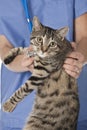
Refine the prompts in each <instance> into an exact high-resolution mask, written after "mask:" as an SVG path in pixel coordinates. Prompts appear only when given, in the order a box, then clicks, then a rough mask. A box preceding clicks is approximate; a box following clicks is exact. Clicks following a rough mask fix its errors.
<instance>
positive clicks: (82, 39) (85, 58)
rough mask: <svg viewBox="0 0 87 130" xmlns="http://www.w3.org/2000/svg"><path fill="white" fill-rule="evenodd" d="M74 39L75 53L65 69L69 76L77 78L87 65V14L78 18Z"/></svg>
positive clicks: (67, 60) (71, 55) (66, 62)
mask: <svg viewBox="0 0 87 130" xmlns="http://www.w3.org/2000/svg"><path fill="white" fill-rule="evenodd" d="M74 37H75V43H74V45H75V51H74V52H72V53H71V54H70V55H69V57H71V58H67V59H66V61H65V64H64V68H65V71H66V72H67V73H68V74H69V75H71V76H73V77H75V78H77V77H78V76H79V75H80V72H81V70H82V67H83V65H84V64H86V63H87V13H85V14H83V15H81V16H80V17H78V18H76V20H75V29H74ZM76 59H77V60H76Z"/></svg>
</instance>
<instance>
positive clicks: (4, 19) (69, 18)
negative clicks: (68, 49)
mask: <svg viewBox="0 0 87 130" xmlns="http://www.w3.org/2000/svg"><path fill="white" fill-rule="evenodd" d="M27 2H28V8H29V12H30V18H31V19H32V18H33V16H34V15H36V16H38V17H39V19H40V21H41V22H42V23H43V24H44V25H46V26H50V27H52V28H54V29H56V28H61V27H63V26H69V28H70V31H69V34H68V35H67V38H68V39H69V40H70V41H73V20H74V19H75V18H77V17H79V16H80V15H82V14H83V13H85V12H87V0H84V1H81V0H53V1H51V0H27ZM0 34H4V35H5V36H6V37H7V39H8V40H9V41H10V43H11V44H12V45H13V46H14V47H17V46H23V47H25V46H29V37H30V32H29V29H28V23H27V20H26V16H25V12H24V10H23V7H22V3H21V0H20V1H19V0H14V1H12V0H3V1H2V2H1V3H0ZM29 76H30V73H29V72H26V73H14V72H11V71H9V70H8V69H7V68H5V67H4V65H2V75H1V80H2V83H1V91H2V96H1V101H2V103H3V102H5V101H6V100H7V99H8V98H9V97H10V96H11V95H12V93H13V92H14V91H15V90H16V89H17V88H19V87H20V86H21V84H23V83H24V82H25V81H26V79H28V77H29ZM78 84H79V95H80V103H81V109H80V114H79V122H82V121H83V120H87V65H86V66H85V67H84V68H83V71H82V73H81V76H80V78H79V79H78ZM34 95H35V92H33V93H32V94H30V95H29V96H27V97H26V98H25V99H24V100H23V101H22V102H20V103H19V105H18V106H17V108H16V109H15V110H14V111H13V112H12V113H4V112H2V111H1V117H2V118H1V123H2V124H4V125H5V126H8V127H13V128H22V127H23V125H24V123H25V120H26V117H27V115H28V113H30V112H31V109H32V104H33V101H34ZM78 125H79V123H78ZM78 128H79V126H78ZM86 128H87V126H86ZM3 130H4V129H3ZM78 130H80V129H78ZM81 130H85V129H81Z"/></svg>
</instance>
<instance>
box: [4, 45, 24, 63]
mask: <svg viewBox="0 0 87 130" xmlns="http://www.w3.org/2000/svg"><path fill="white" fill-rule="evenodd" d="M25 50H26V48H23V47H18V48H13V49H11V50H10V51H9V53H8V54H7V55H6V56H5V58H4V60H3V62H4V64H6V65H7V64H9V63H11V62H12V61H13V60H14V59H15V57H16V56H17V55H20V54H23V53H24V51H25Z"/></svg>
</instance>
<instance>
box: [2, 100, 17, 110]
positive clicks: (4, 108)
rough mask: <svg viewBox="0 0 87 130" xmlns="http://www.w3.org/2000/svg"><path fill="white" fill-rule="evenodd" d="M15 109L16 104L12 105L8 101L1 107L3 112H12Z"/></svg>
mask: <svg viewBox="0 0 87 130" xmlns="http://www.w3.org/2000/svg"><path fill="white" fill-rule="evenodd" d="M15 107H16V104H13V103H11V102H10V100H7V101H6V102H5V103H4V104H3V106H2V110H3V111H5V112H12V111H13V110H14V109H15Z"/></svg>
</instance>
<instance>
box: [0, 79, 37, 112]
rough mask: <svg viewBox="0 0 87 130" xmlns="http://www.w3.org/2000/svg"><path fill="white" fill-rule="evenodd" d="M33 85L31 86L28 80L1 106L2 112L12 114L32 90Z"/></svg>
mask: <svg viewBox="0 0 87 130" xmlns="http://www.w3.org/2000/svg"><path fill="white" fill-rule="evenodd" d="M34 89H35V88H34V85H32V84H31V81H30V80H27V81H26V83H25V84H24V85H23V86H22V87H20V88H19V89H18V90H17V91H16V92H15V93H14V94H13V95H12V96H11V97H10V98H9V99H8V100H7V101H6V102H5V103H4V104H3V106H2V109H3V111H6V112H12V111H13V110H14V109H15V107H16V106H17V104H18V103H19V102H20V101H21V100H22V99H23V98H24V97H25V96H27V95H28V94H29V93H31V92H32V91H33V90H34Z"/></svg>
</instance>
